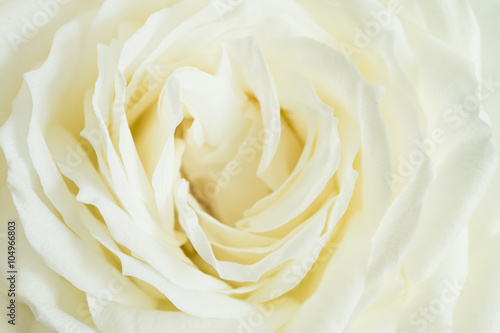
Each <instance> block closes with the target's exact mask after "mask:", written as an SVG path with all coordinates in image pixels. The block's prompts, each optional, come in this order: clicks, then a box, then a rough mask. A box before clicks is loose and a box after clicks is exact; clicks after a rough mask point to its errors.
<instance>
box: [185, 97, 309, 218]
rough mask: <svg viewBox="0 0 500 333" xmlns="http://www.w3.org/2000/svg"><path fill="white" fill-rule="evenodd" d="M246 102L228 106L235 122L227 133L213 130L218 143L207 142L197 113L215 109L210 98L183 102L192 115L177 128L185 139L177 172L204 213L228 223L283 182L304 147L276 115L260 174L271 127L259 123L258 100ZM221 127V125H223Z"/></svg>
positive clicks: (206, 134) (221, 119) (211, 118)
mask: <svg viewBox="0 0 500 333" xmlns="http://www.w3.org/2000/svg"><path fill="white" fill-rule="evenodd" d="M221 98H223V97H222V96H221ZM244 101H245V102H244V104H243V103H239V105H238V107H237V108H233V109H232V110H228V111H229V112H230V113H231V115H230V116H229V117H236V118H238V122H236V125H235V123H234V122H233V123H232V124H231V126H229V127H228V128H226V130H225V132H223V133H221V132H219V133H217V134H219V135H220V134H222V135H220V136H221V140H220V141H219V142H217V143H216V144H210V140H209V138H208V136H209V135H210V133H207V132H206V128H207V127H204V123H203V120H202V119H199V118H198V117H197V114H199V113H206V114H209V113H210V112H211V111H213V110H211V107H213V106H214V104H216V102H214V98H213V97H212V100H211V102H212V103H213V104H212V103H210V101H207V103H203V104H200V106H201V107H202V108H201V109H199V110H196V111H191V110H192V109H191V108H192V107H194V106H193V105H192V104H191V105H190V104H189V103H186V109H187V110H186V111H187V113H188V114H194V117H191V116H187V117H185V118H184V120H183V122H182V123H181V125H180V126H179V127H178V128H177V131H176V138H177V139H180V140H182V141H183V142H184V143H185V144H186V149H185V152H184V154H183V157H182V164H181V173H182V176H183V177H184V178H186V179H187V180H188V181H189V182H190V187H191V193H192V194H193V196H194V197H195V198H196V199H197V200H198V202H199V203H200V204H201V205H202V206H203V207H204V208H205V209H206V210H207V212H209V213H210V214H211V215H212V216H214V217H215V218H217V219H218V220H220V221H221V222H223V223H226V224H228V225H230V226H234V225H235V223H236V222H237V221H238V220H239V219H241V218H242V217H243V216H244V213H245V211H246V210H247V209H249V208H251V207H252V206H253V205H254V204H255V203H256V202H257V201H258V200H260V199H262V198H263V197H265V196H267V195H269V194H271V193H272V192H273V191H274V190H275V189H277V188H278V187H279V186H280V185H282V184H283V182H284V181H285V180H286V179H287V177H288V176H289V175H290V174H291V172H292V171H293V168H294V167H295V165H296V163H297V161H298V159H299V157H300V153H301V151H302V147H303V144H302V142H301V141H300V139H298V137H297V136H296V134H295V133H294V131H293V128H291V126H289V125H288V122H287V121H286V118H285V117H283V116H282V117H280V118H281V121H280V124H279V125H278V126H280V127H281V137H280V143H279V145H278V149H277V151H276V153H275V155H274V157H273V159H272V161H271V164H270V165H269V167H268V168H267V169H266V170H265V171H264V172H262V173H260V174H259V172H258V168H259V163H260V161H261V157H262V152H263V147H264V145H265V143H266V140H268V139H269V137H270V136H271V135H272V129H269V128H265V127H264V126H263V123H262V119H261V115H260V109H259V104H258V102H257V101H256V100H255V99H253V98H248V97H246V96H245V98H244ZM219 110H220V109H219ZM217 116H218V117H219V118H217ZM200 118H202V117H200ZM209 118H210V121H212V122H215V123H217V124H219V123H224V122H225V121H226V120H225V118H224V117H222V116H221V112H215V113H214V117H209ZM220 127H221V130H222V127H224V125H221V126H220Z"/></svg>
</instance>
